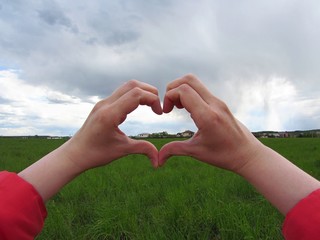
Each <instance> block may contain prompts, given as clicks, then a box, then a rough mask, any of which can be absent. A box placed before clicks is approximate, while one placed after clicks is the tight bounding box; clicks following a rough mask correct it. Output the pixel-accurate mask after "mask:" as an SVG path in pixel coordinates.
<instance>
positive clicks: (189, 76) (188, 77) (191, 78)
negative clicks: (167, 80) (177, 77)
mask: <svg viewBox="0 0 320 240" xmlns="http://www.w3.org/2000/svg"><path fill="white" fill-rule="evenodd" d="M183 78H184V79H185V80H186V81H187V82H193V81H196V80H197V77H196V76H195V75H194V74H192V73H188V74H186V75H185V76H184V77H183Z"/></svg>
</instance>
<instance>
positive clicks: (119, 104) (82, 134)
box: [18, 80, 162, 201]
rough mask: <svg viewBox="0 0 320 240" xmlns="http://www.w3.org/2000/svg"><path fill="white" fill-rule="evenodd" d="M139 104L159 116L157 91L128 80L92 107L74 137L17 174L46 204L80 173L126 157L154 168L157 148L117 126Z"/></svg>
mask: <svg viewBox="0 0 320 240" xmlns="http://www.w3.org/2000/svg"><path fill="white" fill-rule="evenodd" d="M139 105H148V106H150V107H151V108H152V110H153V111H154V112H155V113H156V114H162V108H161V104H160V100H159V97H158V91H157V89H156V88H154V87H153V86H150V85H148V84H145V83H141V82H138V81H135V80H132V81H129V82H128V83H126V84H124V85H123V86H122V87H120V88H119V89H117V90H116V91H115V92H114V93H113V94H112V95H111V96H110V97H108V98H106V99H105V100H102V101H101V102H98V103H97V104H96V105H95V107H94V108H93V110H92V111H91V113H90V114H89V116H88V118H87V120H86V121H85V123H84V124H83V126H82V127H81V128H80V130H79V131H78V132H77V133H76V134H75V136H74V137H72V138H71V139H70V140H69V141H67V142H66V143H65V144H64V145H62V146H61V147H59V148H58V149H56V150H54V151H53V152H51V153H49V154H48V155H46V156H44V157H43V158H42V159H40V160H39V161H37V162H36V163H34V164H33V165H31V166H29V167H28V168H26V169H25V170H23V171H22V172H20V173H19V174H18V175H19V176H20V177H21V178H23V179H25V180H26V181H28V182H29V183H31V184H32V185H33V186H34V187H35V188H36V189H37V191H38V192H39V194H40V195H41V197H42V198H43V200H44V201H47V200H48V199H50V198H51V197H52V196H53V195H54V194H56V193H57V192H58V191H59V190H60V189H61V188H62V187H63V186H64V185H66V184H67V183H68V182H70V181H71V180H72V179H74V178H75V177H76V176H78V175H79V174H81V173H82V172H84V171H86V170H88V169H91V168H95V167H99V166H102V165H106V164H109V163H110V162H112V161H113V160H115V159H118V158H120V157H123V156H126V155H128V154H134V153H139V154H144V155H146V156H148V157H149V158H150V160H151V162H152V165H153V166H154V167H157V166H158V150H157V149H156V147H155V146H153V145H152V144H151V143H150V142H147V141H138V140H133V139H130V138H129V137H127V136H126V135H125V134H124V133H123V132H121V131H120V129H119V127H118V126H119V125H120V124H121V123H122V122H123V121H124V120H125V119H126V117H127V114H129V113H130V112H132V111H133V110H135V109H136V108H137V107H138V106H139Z"/></svg>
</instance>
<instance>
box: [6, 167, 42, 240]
mask: <svg viewBox="0 0 320 240" xmlns="http://www.w3.org/2000/svg"><path fill="white" fill-rule="evenodd" d="M0 193H1V198H0V225H1V226H0V232H1V234H9V237H12V236H15V237H19V238H14V239H28V237H31V236H33V237H34V236H36V235H38V234H39V233H40V232H41V230H42V228H43V225H44V220H45V218H46V217H47V210H46V207H45V204H44V202H43V199H42V198H41V196H40V195H39V193H38V192H37V190H36V189H35V188H34V187H33V186H32V185H31V184H30V183H28V182H27V181H25V180H24V179H22V178H20V177H19V176H18V175H17V174H16V173H10V172H6V171H4V172H0ZM10 229H11V232H10ZM13 231H15V233H13ZM12 234H13V235H12ZM10 239H13V238H10Z"/></svg>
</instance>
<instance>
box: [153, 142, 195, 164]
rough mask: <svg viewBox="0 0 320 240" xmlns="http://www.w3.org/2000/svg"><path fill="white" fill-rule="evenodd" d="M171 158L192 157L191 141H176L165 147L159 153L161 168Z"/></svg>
mask: <svg viewBox="0 0 320 240" xmlns="http://www.w3.org/2000/svg"><path fill="white" fill-rule="evenodd" d="M171 156H191V144H190V140H186V141H174V142H170V143H167V144H166V145H164V146H163V147H162V148H161V149H160V151H159V166H162V165H163V164H164V163H165V162H166V161H167V159H169V158H170V157H171Z"/></svg>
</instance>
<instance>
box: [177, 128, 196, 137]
mask: <svg viewBox="0 0 320 240" xmlns="http://www.w3.org/2000/svg"><path fill="white" fill-rule="evenodd" d="M193 135H194V132H192V131H190V130H186V131H184V132H182V133H177V137H185V138H190V137H192V136H193Z"/></svg>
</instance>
